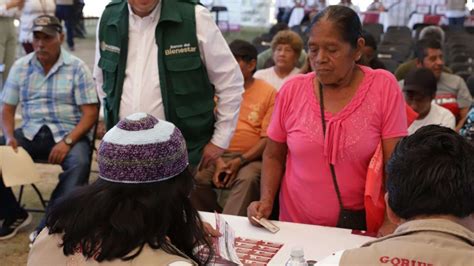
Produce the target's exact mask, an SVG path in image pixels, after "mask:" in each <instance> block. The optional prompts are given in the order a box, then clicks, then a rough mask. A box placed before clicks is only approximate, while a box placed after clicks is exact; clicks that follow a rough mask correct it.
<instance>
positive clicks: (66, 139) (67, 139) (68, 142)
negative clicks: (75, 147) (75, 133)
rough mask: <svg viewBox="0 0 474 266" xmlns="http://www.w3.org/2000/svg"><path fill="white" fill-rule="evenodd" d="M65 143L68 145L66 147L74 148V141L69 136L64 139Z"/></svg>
mask: <svg viewBox="0 0 474 266" xmlns="http://www.w3.org/2000/svg"><path fill="white" fill-rule="evenodd" d="M63 141H64V143H66V145H68V146H72V139H71V137H70V136H69V135H66V136H65V137H64V138H63Z"/></svg>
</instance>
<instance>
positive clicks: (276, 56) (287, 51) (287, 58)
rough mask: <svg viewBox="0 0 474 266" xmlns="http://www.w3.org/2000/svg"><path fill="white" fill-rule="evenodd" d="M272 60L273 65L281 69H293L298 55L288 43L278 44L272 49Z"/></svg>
mask: <svg viewBox="0 0 474 266" xmlns="http://www.w3.org/2000/svg"><path fill="white" fill-rule="evenodd" d="M273 61H274V62H275V67H278V68H283V69H293V68H295V66H296V63H297V62H298V55H297V54H296V52H295V50H293V48H291V45H289V44H279V45H277V46H276V47H275V50H274V51H273Z"/></svg>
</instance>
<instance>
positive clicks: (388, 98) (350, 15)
mask: <svg viewBox="0 0 474 266" xmlns="http://www.w3.org/2000/svg"><path fill="white" fill-rule="evenodd" d="M308 47H309V56H310V62H311V66H312V69H314V72H312V73H309V74H305V75H298V76H296V77H294V78H292V79H291V80H289V81H288V82H286V83H285V84H284V85H283V87H282V89H281V90H280V91H279V93H278V95H277V98H276V102H275V108H274V112H273V117H272V121H271V124H270V127H269V128H268V136H269V140H268V142H267V148H266V149H265V152H264V155H263V157H264V158H263V171H262V180H261V197H260V201H257V202H253V203H252V204H251V205H250V206H249V208H248V216H249V218H251V216H255V217H257V218H260V217H266V218H267V217H268V216H269V215H270V213H271V210H272V207H273V202H274V199H275V196H276V193H277V191H278V188H280V220H282V221H289V222H297V223H305V224H317V225H324V226H340V227H348V228H353V229H364V227H365V224H360V223H358V222H357V221H354V220H357V219H353V217H354V216H350V215H349V216H345V214H346V212H347V211H349V212H356V213H357V214H358V215H356V216H358V217H364V223H365V213H364V189H365V183H366V175H367V169H368V166H369V162H370V159H371V158H372V156H373V154H374V152H375V150H376V148H377V145H378V144H379V143H380V142H382V149H383V155H384V158H385V160H387V159H388V158H389V157H390V155H391V153H392V151H393V149H394V147H395V145H396V144H397V142H398V141H399V139H400V138H401V137H403V136H406V135H407V118H406V112H405V102H404V100H403V96H402V94H401V91H400V89H399V87H398V84H397V82H396V80H395V78H394V77H393V76H392V75H391V74H390V73H389V72H387V71H385V70H373V69H371V68H367V67H364V66H359V65H357V64H356V63H355V62H356V61H358V60H359V59H360V57H361V55H362V48H363V47H364V39H363V38H362V37H361V23H360V20H359V17H358V15H357V14H356V13H355V12H354V11H352V10H351V9H350V8H347V7H343V6H331V7H328V8H327V9H325V10H324V11H323V12H321V13H320V14H319V15H318V16H317V17H316V18H315V20H314V26H313V28H312V30H311V35H310V39H309V42H308ZM321 102H322V103H323V104H321ZM321 110H324V112H323V114H324V115H321V114H322V113H321ZM323 121H324V123H323ZM323 128H326V130H323ZM285 165H286V166H285ZM330 165H332V167H333V169H334V173H332V172H331V167H330ZM280 185H281V187H280ZM336 187H337V190H338V191H339V193H337V192H336ZM338 194H339V196H338ZM342 210H344V212H342ZM344 217H345V218H348V219H349V221H346V223H345V225H344V221H342V220H344ZM351 219H353V220H351ZM250 221H251V222H252V223H253V224H255V222H254V221H253V220H252V219H250ZM347 222H349V225H347ZM393 229H394V228H393V226H391V225H390V224H389V223H388V222H387V223H385V224H384V225H383V226H382V228H381V229H380V232H379V233H380V234H382V235H383V234H386V233H389V232H390V231H391V230H393Z"/></svg>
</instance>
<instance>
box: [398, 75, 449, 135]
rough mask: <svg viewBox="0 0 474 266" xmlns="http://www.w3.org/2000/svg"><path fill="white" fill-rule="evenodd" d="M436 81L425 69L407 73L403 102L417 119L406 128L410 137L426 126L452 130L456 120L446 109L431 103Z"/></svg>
mask: <svg viewBox="0 0 474 266" xmlns="http://www.w3.org/2000/svg"><path fill="white" fill-rule="evenodd" d="M436 83H437V81H436V78H435V76H434V74H433V72H432V71H431V70H429V69H426V68H417V69H414V70H412V71H410V72H409V73H408V75H407V76H406V78H405V83H404V86H403V94H404V95H405V100H406V102H407V103H408V105H410V107H411V108H413V110H414V111H415V112H417V113H418V118H417V120H415V121H414V122H413V123H412V124H411V125H410V127H409V128H408V133H409V134H410V135H411V134H413V133H415V131H417V130H418V129H419V128H421V127H423V126H426V125H440V126H444V127H449V128H451V129H454V128H455V126H456V119H455V118H454V115H453V114H452V113H451V112H450V111H449V110H448V109H446V108H444V107H441V106H439V105H437V104H434V103H433V99H434V98H435V96H436V88H437V85H436Z"/></svg>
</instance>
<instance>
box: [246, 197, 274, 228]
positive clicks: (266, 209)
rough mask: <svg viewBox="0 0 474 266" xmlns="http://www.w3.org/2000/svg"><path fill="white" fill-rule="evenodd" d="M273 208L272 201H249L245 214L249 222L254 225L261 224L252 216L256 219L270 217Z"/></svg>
mask: <svg viewBox="0 0 474 266" xmlns="http://www.w3.org/2000/svg"><path fill="white" fill-rule="evenodd" d="M272 210H273V202H270V201H264V200H260V201H254V202H252V203H250V205H249V207H248V208H247V216H248V219H249V221H250V223H251V224H253V225H255V226H261V225H260V224H259V223H257V222H255V221H254V220H253V219H252V217H255V218H257V219H260V218H267V219H268V217H270V214H271V213H272Z"/></svg>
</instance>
